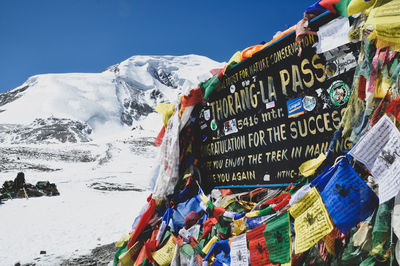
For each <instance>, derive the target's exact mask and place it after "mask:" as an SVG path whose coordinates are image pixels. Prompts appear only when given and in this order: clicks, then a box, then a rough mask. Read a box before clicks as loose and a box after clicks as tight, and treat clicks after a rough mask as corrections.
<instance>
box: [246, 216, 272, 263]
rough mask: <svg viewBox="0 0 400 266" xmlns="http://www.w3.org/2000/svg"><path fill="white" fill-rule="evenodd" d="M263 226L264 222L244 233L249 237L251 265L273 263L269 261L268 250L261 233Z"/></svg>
mask: <svg viewBox="0 0 400 266" xmlns="http://www.w3.org/2000/svg"><path fill="white" fill-rule="evenodd" d="M265 228H266V224H262V225H260V226H259V227H257V228H255V229H253V230H251V231H247V233H246V236H247V239H249V250H250V263H251V265H252V266H257V265H260V266H271V265H274V264H272V263H271V262H270V261H269V252H268V249H267V243H266V241H265V237H264V234H263V232H264V230H265Z"/></svg>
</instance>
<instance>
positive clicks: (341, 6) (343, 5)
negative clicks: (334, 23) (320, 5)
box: [334, 0, 351, 17]
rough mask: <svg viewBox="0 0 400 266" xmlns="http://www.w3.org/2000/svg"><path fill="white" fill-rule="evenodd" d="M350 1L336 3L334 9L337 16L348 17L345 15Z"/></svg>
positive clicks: (342, 0)
mask: <svg viewBox="0 0 400 266" xmlns="http://www.w3.org/2000/svg"><path fill="white" fill-rule="evenodd" d="M350 2H351V0H341V1H339V2H338V3H336V4H334V6H335V9H336V10H337V12H338V14H339V15H341V16H343V17H348V16H349V15H348V14H347V7H348V6H349V4H350Z"/></svg>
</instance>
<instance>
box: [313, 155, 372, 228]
mask: <svg viewBox="0 0 400 266" xmlns="http://www.w3.org/2000/svg"><path fill="white" fill-rule="evenodd" d="M334 169H335V171H334V173H333V174H332V176H331V178H330V180H329V182H328V183H327V184H326V187H325V189H324V190H323V191H321V197H322V199H323V200H324V203H325V206H326V208H327V209H328V212H329V214H330V215H331V217H332V220H333V222H334V224H335V225H336V226H337V227H338V228H339V229H340V231H341V232H342V233H344V234H346V233H348V232H349V231H350V229H351V228H352V227H354V226H356V225H357V224H358V223H359V222H361V221H364V220H365V219H366V218H367V217H368V216H370V215H371V214H372V213H373V211H374V209H375V208H376V207H377V206H378V197H377V196H376V194H375V193H374V192H373V191H372V190H371V189H370V188H369V187H368V185H367V184H366V183H365V182H364V181H363V180H362V179H361V177H359V176H358V174H357V172H356V171H355V170H354V169H353V168H352V167H351V165H350V164H349V163H348V161H347V159H342V160H341V161H340V162H339V163H338V164H337V165H336V166H335V167H334Z"/></svg>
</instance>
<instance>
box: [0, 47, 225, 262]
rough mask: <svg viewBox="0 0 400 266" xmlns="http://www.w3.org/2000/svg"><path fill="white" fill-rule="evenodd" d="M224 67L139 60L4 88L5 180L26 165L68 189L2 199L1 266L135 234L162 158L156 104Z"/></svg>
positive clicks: (64, 255)
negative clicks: (156, 141)
mask: <svg viewBox="0 0 400 266" xmlns="http://www.w3.org/2000/svg"><path fill="white" fill-rule="evenodd" d="M220 67H223V64H221V63H218V62H215V61H213V60H210V59H208V58H206V57H202V56H197V55H188V56H175V57H174V56H134V57H131V58H129V59H128V60H126V61H124V62H122V63H120V64H117V65H114V66H111V67H109V68H107V69H106V70H105V71H104V72H102V73H97V74H76V73H74V74H46V75H37V76H34V77H31V78H29V79H28V80H27V81H26V82H25V83H24V84H22V85H21V86H20V87H17V88H15V89H13V90H11V91H8V92H5V93H2V94H0V186H1V185H2V184H3V182H4V181H6V180H12V179H14V178H15V176H16V174H17V173H18V172H20V171H22V172H24V173H25V178H26V181H27V182H29V183H31V184H35V183H36V182H37V181H43V180H48V181H50V182H52V183H55V184H56V185H57V188H58V190H59V192H60V196H57V197H51V198H46V197H42V198H29V200H26V199H10V200H7V202H6V203H5V204H3V205H0V212H1V217H5V218H3V220H2V221H3V222H2V224H1V226H0V262H1V263H0V265H14V264H15V263H16V262H20V263H21V264H25V263H27V264H29V265H60V264H61V263H62V262H63V260H65V259H68V258H71V257H76V256H80V255H84V254H88V253H90V250H92V249H93V248H95V247H98V246H101V245H105V244H109V243H112V242H115V241H116V240H118V239H119V238H120V237H121V236H122V235H123V234H126V233H128V232H129V228H130V226H131V223H132V221H133V220H134V218H135V217H136V216H137V215H138V214H139V212H140V209H141V207H142V203H145V202H146V198H147V196H148V195H149V194H150V193H151V192H150V190H151V187H150V185H149V181H150V180H151V179H152V176H153V171H154V170H155V169H157V167H156V166H157V165H158V163H159V162H158V160H157V158H158V157H157V153H158V148H157V147H155V146H154V144H153V143H154V137H155V136H156V135H157V133H158V131H159V130H160V128H161V126H162V120H161V118H160V117H159V115H157V114H156V113H155V112H154V111H153V107H154V106H155V105H156V104H157V103H160V102H164V101H174V100H177V95H178V93H182V92H185V91H186V90H187V89H191V88H194V87H196V86H197V85H198V83H199V82H201V81H203V80H205V79H207V78H208V77H210V76H211V74H210V72H209V71H210V70H211V69H214V68H220ZM27 221H28V222H29V226H26V224H27ZM42 251H45V253H46V254H44V255H43V254H42Z"/></svg>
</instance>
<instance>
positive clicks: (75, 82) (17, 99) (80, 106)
mask: <svg viewBox="0 0 400 266" xmlns="http://www.w3.org/2000/svg"><path fill="white" fill-rule="evenodd" d="M223 66H224V64H223V63H218V62H215V61H213V60H211V59H209V58H207V57H204V56H198V55H185V56H133V57H131V58H129V59H127V60H125V61H123V62H121V63H119V64H117V65H114V66H111V67H109V68H107V69H106V70H105V71H104V72H102V73H68V74H44V75H36V76H33V77H30V78H29V79H28V80H27V81H26V82H25V83H24V84H22V85H21V86H19V87H17V88H15V89H13V90H10V91H8V92H5V93H2V94H0V124H18V125H23V126H22V127H23V128H24V129H23V131H24V132H38V131H37V130H29V128H30V127H32V126H34V127H36V126H35V125H38V124H40V123H37V121H38V120H37V119H43V121H45V122H46V125H47V124H48V126H43V125H42V130H41V131H40V132H41V133H40V136H42V137H43V136H44V135H46V132H43V130H46V129H49V128H51V129H52V130H53V131H54V129H55V128H58V127H54V126H53V124H54V123H55V122H57V121H58V122H60V124H61V125H62V126H61V127H62V128H63V131H64V132H70V134H69V136H70V137H69V138H68V137H62V138H59V137H52V138H51V139H52V140H58V141H61V142H64V141H70V140H71V139H73V140H76V141H78V142H79V141H88V140H90V139H92V138H91V137H89V136H84V135H82V134H90V133H91V132H92V130H83V131H81V130H78V131H79V134H78V137H77V135H76V134H77V132H78V131H77V130H76V129H71V128H69V127H70V126H71V125H75V127H76V125H78V124H79V125H85V126H84V127H88V128H90V129H93V133H94V135H96V133H97V135H99V134H100V132H103V133H105V132H106V133H107V134H109V133H110V132H114V133H123V132H125V133H126V132H129V131H130V130H131V129H132V128H138V127H143V126H142V125H141V123H142V122H141V121H142V120H143V119H144V118H145V117H148V115H149V114H151V113H153V112H154V111H153V107H154V106H155V105H156V104H158V103H160V102H166V101H174V100H176V99H177V95H178V93H181V92H184V91H185V90H188V89H191V88H194V87H196V86H197V85H198V84H199V83H200V82H202V81H204V80H206V79H207V78H209V77H210V76H211V74H210V73H209V71H210V70H211V69H213V68H219V67H223ZM150 117H154V116H150ZM48 118H52V119H53V120H48ZM54 119H60V120H54ZM35 120H36V122H34V121H35ZM61 121H62V123H61ZM66 121H68V122H66ZM50 122H51V123H50ZM42 124H43V123H42ZM152 127H153V128H154V124H153V125H152ZM18 128H19V129H16V130H11V131H10V130H8V131H7V132H4V131H3V133H7V134H10V132H19V133H21V130H22V129H21V126H18ZM78 128H79V127H78ZM8 129H9V128H8ZM0 133H1V131H0ZM32 134H33V133H32ZM50 135H53V136H54V132H53V133H52V134H50ZM67 135H68V134H67ZM100 135H101V134H100ZM72 136H74V137H72ZM92 137H93V136H92ZM38 138H39V139H40V138H41V137H39V136H35V137H32V136H30V137H29V136H27V135H26V137H25V138H24V140H25V141H26V140H29V139H38ZM1 139H3V141H4V140H6V139H13V140H14V141H15V140H18V139H19V138H17V137H14V138H13V137H11V138H10V136H8V137H7V138H1V137H0V141H1Z"/></svg>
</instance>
